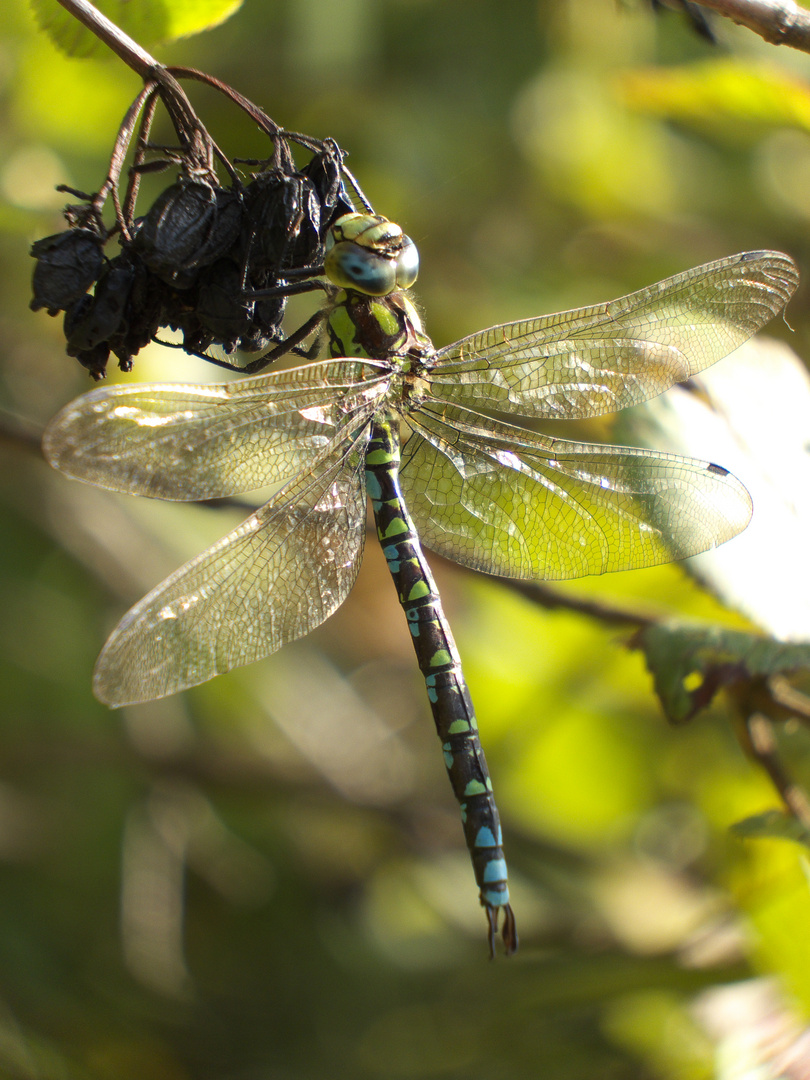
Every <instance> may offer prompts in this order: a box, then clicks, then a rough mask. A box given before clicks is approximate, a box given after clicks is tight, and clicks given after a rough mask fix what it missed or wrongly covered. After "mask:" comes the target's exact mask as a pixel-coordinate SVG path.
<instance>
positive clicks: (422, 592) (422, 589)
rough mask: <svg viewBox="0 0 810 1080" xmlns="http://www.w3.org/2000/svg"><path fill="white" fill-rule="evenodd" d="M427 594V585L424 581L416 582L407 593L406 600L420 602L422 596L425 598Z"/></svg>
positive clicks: (428, 589)
mask: <svg viewBox="0 0 810 1080" xmlns="http://www.w3.org/2000/svg"><path fill="white" fill-rule="evenodd" d="M429 593H430V588H429V586H428V583H427V582H426V581H417V582H416V584H415V585H414V587H413V588H412V589H411V591H410V592H409V593H408V600H421V599H422V597H423V596H427V595H428V594H429Z"/></svg>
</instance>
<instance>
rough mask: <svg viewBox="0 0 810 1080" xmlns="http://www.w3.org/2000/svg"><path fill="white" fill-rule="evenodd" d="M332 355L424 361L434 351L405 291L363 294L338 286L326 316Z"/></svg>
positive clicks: (404, 361)
mask: <svg viewBox="0 0 810 1080" xmlns="http://www.w3.org/2000/svg"><path fill="white" fill-rule="evenodd" d="M327 331H328V334H329V353H330V355H331V356H335V357H337V356H362V357H365V358H367V359H370V360H389V361H392V362H397V361H400V362H402V364H403V366H405V365H406V364H407V362H408V361H409V360H420V361H424V360H425V359H427V358H428V357H429V356H431V355H432V353H433V352H434V349H433V344H432V342H431V340H430V338H429V337H428V336H427V334H426V333H425V331H424V329H423V327H422V320H421V319H420V318H419V314H418V312H417V310H416V308H415V307H414V305H413V304H412V303H411V301H410V300H409V299H408V296H407V295H406V293H405V292H402V291H400V292H394V293H391V294H390V295H389V296H383V297H375V296H365V295H364V294H363V293H360V292H355V290H354V289H341V290H340V291H339V292H338V293H337V294H336V296H335V298H334V301H333V306H332V310H331V311H330V313H329V317H328V320H327Z"/></svg>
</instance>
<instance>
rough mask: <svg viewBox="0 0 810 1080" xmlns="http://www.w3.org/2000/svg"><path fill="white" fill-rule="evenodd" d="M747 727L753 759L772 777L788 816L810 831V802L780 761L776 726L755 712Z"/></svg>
mask: <svg viewBox="0 0 810 1080" xmlns="http://www.w3.org/2000/svg"><path fill="white" fill-rule="evenodd" d="M745 727H746V731H747V734H748V740H749V745H748V750H749V752H750V753H751V755H752V757H753V758H754V759H755V760H756V761H757V762H759V764H760V765H761V766H762V768H763V769H764V770H765V772H766V773H767V774H768V776H769V777H770V778H771V783H772V784H773V786H774V787H775V788H776V790H777V791H778V792H779V794H780V796H781V797H782V801H783V802H784V804H785V807H786V808H787V810H788V811H789V813H790V814H791V815H792V816H793V817H794V818H795V819H796V821H798V822H799V824H800V825H803V826H804V828H805V829H810V801H808V798H807V793H806V792H805V791H804V789H803V788H801V787H799V785H798V784H797V783H796V782H795V780H793V779H792V778H791V777H790V776H789V775H788V772H787V770H786V769H785V767H784V765H783V764H782V761H781V760H780V758H779V754H778V750H777V746H776V738H775V736H774V733H773V724H772V723H771V721H770V720H769V719H768V717H767V716H764V715H763V714H762V713H758V712H755V713H751V715H750V716H748V717H747V718H746V721H745Z"/></svg>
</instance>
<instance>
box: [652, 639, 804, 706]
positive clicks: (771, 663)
mask: <svg viewBox="0 0 810 1080" xmlns="http://www.w3.org/2000/svg"><path fill="white" fill-rule="evenodd" d="M634 644H635V646H636V647H638V648H640V649H641V650H642V651H643V653H644V656H645V658H646V660H647V667H648V668H649V669H650V672H651V674H652V676H653V680H654V682H655V690H656V693H657V694H658V697H659V698H660V700H661V704H662V706H663V708H664V712H665V713H666V715H667V717H668V719H670V720H671V721H672V722H673V723H681V722H683V721H685V720H690V719H691V718H692V717H693V716H694V715H695V713H696V712H698V711H699V710H700V709H703V708H705V707H706V706H707V705H709V704H710V702H711V701H712V699H713V697H714V695H715V694H716V693H717V691H718V690H719V689H720V688H721V687H723V686H730V685H732V684H739V683H741V682H743V681H745V680H751V679H755V678H762V677H766V676H768V675H776V674H778V673H780V672H786V671H795V670H797V669H798V668H803V667H807V666H809V665H810V645H789V644H785V643H784V642H781V641H775V640H773V639H772V638H765V637H761V636H760V635H758V634H749V633H744V632H742V631H739V630H727V629H725V628H724V627H722V626H689V625H686V624H671V623H670V624H668V625H667V624H658V625H655V626H649V627H647V628H646V629H644V630H641V631H640V632H639V633H638V634H637V635H636V636H635V638H634Z"/></svg>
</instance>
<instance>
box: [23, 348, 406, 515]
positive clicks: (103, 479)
mask: <svg viewBox="0 0 810 1080" xmlns="http://www.w3.org/2000/svg"><path fill="white" fill-rule="evenodd" d="M384 384H385V372H384V369H382V367H381V365H379V364H376V365H375V364H374V363H373V362H366V361H357V360H345V359H342V360H335V361H329V362H324V363H317V364H307V365H306V366H304V367H299V368H294V369H292V370H289V371H281V372H278V373H273V374H271V375H259V376H256V377H254V378H249V379H243V380H241V381H238V382H230V383H217V384H212V385H201V386H184V385H180V384H176V385H172V384H157V385H151V386H150V385H143V384H141V385H135V386H112V387H109V388H106V387H103V388H101V389H98V390H92V391H91V392H90V393H89V394H85V395H84V396H83V397H80V398H79V399H78V400H77V401H74V402H73V403H72V404H70V405H68V406H67V407H66V408H65V409H63V410H62V412H60V413H59V415H58V416H56V418H55V419H54V420H53V421H52V422H51V423H50V424H49V425H48V428H47V430H46V432H45V437H44V439H43V449H44V452H45V456H46V457H47V459H48V461H49V462H50V463H51V465H53V466H54V467H55V468H57V469H59V470H60V471H61V472H64V473H67V475H68V476H71V477H73V478H74V479H77V480H83V481H85V482H86V483H89V484H96V485H97V486H98V487H103V488H108V489H110V490H112V491H125V492H128V493H130V494H135V495H149V496H152V497H155V498H161V499H178V500H190V499H211V498H218V497H222V496H226V495H235V494H238V493H240V492H243V491H252V490H253V489H255V488H260V487H265V486H267V485H269V484H274V483H277V482H280V481H284V480H288V479H289V478H290V477H291V476H294V475H295V474H296V473H298V472H299V471H301V470H302V469H308V468H310V467H311V466H312V463H313V461H314V460H315V458H316V457H317V455H318V454H321V453H322V452H323V451H324V448H325V447H326V445H327V444H328V443H329V441H330V440H331V439H332V438H333V437H334V436H335V435H336V433H337V431H338V429H339V427H343V426H344V425H345V424H346V422H347V420H349V419H351V417H352V415H356V416H357V417H358V420H359V422H360V423H362V421H363V419H364V417H365V415H366V414H368V413H370V411H371V407H372V402H371V399H373V396H374V394H375V393H379V391H380V387H381V385H384Z"/></svg>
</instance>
